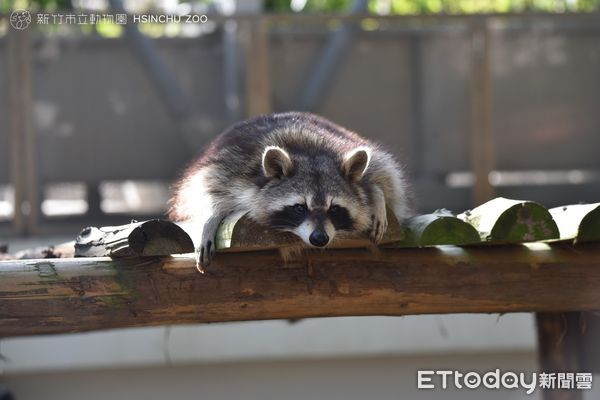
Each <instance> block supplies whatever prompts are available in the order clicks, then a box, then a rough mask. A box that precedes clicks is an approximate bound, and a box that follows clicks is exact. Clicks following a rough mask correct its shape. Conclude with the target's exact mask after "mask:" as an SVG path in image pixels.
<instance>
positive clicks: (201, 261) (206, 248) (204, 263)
mask: <svg viewBox="0 0 600 400" xmlns="http://www.w3.org/2000/svg"><path fill="white" fill-rule="evenodd" d="M214 257H215V247H214V246H213V242H212V240H207V241H206V242H203V243H202V244H201V245H200V246H199V247H196V268H197V269H198V271H200V272H201V273H204V268H206V267H208V266H209V265H210V262H211V261H212V259H213V258H214Z"/></svg>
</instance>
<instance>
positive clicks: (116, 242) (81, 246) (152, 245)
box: [75, 219, 194, 257]
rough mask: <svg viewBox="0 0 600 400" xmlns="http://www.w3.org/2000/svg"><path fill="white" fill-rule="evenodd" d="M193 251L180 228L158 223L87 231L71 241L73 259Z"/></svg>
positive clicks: (151, 222)
mask: <svg viewBox="0 0 600 400" xmlns="http://www.w3.org/2000/svg"><path fill="white" fill-rule="evenodd" d="M193 251H194V244H193V243H192V240H191V239H190V237H189V236H188V234H187V233H186V232H185V231H184V230H183V229H182V228H181V227H179V226H178V225H177V224H174V223H172V222H169V221H164V220H158V219H154V220H149V221H143V222H135V223H131V224H127V225H121V226H105V227H101V228H94V227H88V228H85V229H84V230H82V231H81V233H80V234H79V236H78V237H77V240H76V241H75V257H102V256H109V257H140V256H143V257H149V256H166V255H170V254H182V253H191V252H193Z"/></svg>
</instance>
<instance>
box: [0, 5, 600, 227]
mask: <svg viewBox="0 0 600 400" xmlns="http://www.w3.org/2000/svg"><path fill="white" fill-rule="evenodd" d="M209 19H210V17H209ZM211 23H212V24H213V25H212V26H211V27H210V29H206V30H205V31H204V32H203V33H201V34H198V35H195V36H193V37H186V38H183V37H177V38H160V39H155V40H148V39H145V38H144V37H141V36H140V35H139V34H138V35H137V36H136V33H135V32H132V29H133V30H135V27H134V26H131V27H130V28H129V29H128V30H127V31H126V34H125V35H124V36H122V37H120V38H116V39H104V38H99V37H94V36H86V35H81V34H72V35H50V34H46V33H45V32H43V31H31V32H28V31H15V30H11V29H9V30H8V31H7V35H6V36H4V37H2V38H0V94H1V95H0V232H1V233H5V234H7V233H11V234H33V233H46V232H58V231H60V232H68V233H76V232H77V230H78V229H79V228H80V227H82V226H83V225H87V224H98V225H107V224H111V223H118V222H123V223H126V222H128V219H129V218H132V217H135V218H146V217H150V216H156V215H160V214H161V212H162V208H164V200H165V198H166V196H167V189H166V187H167V185H168V182H170V181H172V180H173V179H175V178H176V176H177V174H178V172H179V171H180V170H181V168H182V167H184V166H185V164H186V163H188V162H189V161H190V160H191V159H192V157H193V156H194V155H195V154H197V153H198V152H199V151H200V150H201V149H202V147H203V146H204V145H205V144H206V143H208V141H209V140H210V139H211V138H213V137H215V136H216V135H217V134H218V133H219V132H220V131H221V130H222V129H223V128H224V127H226V126H227V125H228V124H230V123H232V122H234V121H235V120H237V119H241V118H244V117H245V116H249V115H255V114H257V113H262V112H270V111H284V110H291V109H296V110H298V109H308V110H311V111H315V112H317V113H320V114H322V115H324V116H326V117H329V118H331V119H332V120H334V121H336V122H338V123H340V124H342V125H345V126H347V127H349V128H351V129H353V130H356V131H358V132H359V133H361V134H363V135H364V136H367V137H370V138H372V139H375V140H378V141H380V142H382V143H383V144H385V145H387V146H388V147H389V148H390V150H391V151H392V152H393V153H395V154H396V155H397V156H398V158H399V159H400V160H401V161H403V162H404V164H405V165H406V169H407V171H408V173H409V175H410V176H411V177H412V181H413V186H414V190H415V192H416V198H417V206H418V208H419V211H421V212H427V211H432V210H434V209H436V208H442V207H445V208H449V209H451V210H454V211H462V210H464V209H467V208H469V207H472V206H473V205H474V204H476V203H480V202H482V201H484V200H486V199H488V198H490V197H491V196H494V195H504V196H507V197H513V198H527V199H531V200H536V201H540V202H542V203H544V204H545V205H547V206H554V205H558V204H567V203H576V202H580V201H598V199H599V194H600V178H599V177H600V158H599V157H598V149H599V148H600V112H599V111H600V18H599V17H598V16H597V15H566V16H556V15H534V16H518V15H512V16H502V15H495V16H473V17H421V18H414V17H413V18H410V17H373V16H346V17H343V16H327V17H325V16H319V17H317V16H313V17H303V16H255V17H238V18H235V17H234V18H228V19H218V20H217V19H213V20H212V21H211ZM2 218H3V220H2Z"/></svg>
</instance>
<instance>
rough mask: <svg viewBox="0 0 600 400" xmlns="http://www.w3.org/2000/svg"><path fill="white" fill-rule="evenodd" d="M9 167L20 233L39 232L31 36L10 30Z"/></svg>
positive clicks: (17, 229)
mask: <svg viewBox="0 0 600 400" xmlns="http://www.w3.org/2000/svg"><path fill="white" fill-rule="evenodd" d="M6 36H7V54H8V57H7V73H8V75H7V76H8V79H7V81H8V115H9V128H8V137H9V146H10V151H9V158H10V160H9V168H10V175H11V183H12V185H13V187H14V190H15V212H14V221H13V224H14V228H15V232H16V233H20V234H31V233H35V231H36V229H37V223H38V220H39V213H40V199H39V193H38V176H37V167H36V164H37V162H36V154H35V153H36V141H35V132H34V131H33V127H32V122H31V121H32V118H31V116H32V91H33V83H32V81H33V74H32V67H31V64H32V60H31V33H30V31H29V30H28V29H24V30H16V29H8V31H7V35H6Z"/></svg>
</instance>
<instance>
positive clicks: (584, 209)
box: [550, 203, 600, 242]
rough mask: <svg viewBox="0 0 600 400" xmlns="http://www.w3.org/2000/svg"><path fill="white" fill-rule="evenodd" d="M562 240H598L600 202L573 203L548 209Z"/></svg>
mask: <svg viewBox="0 0 600 400" xmlns="http://www.w3.org/2000/svg"><path fill="white" fill-rule="evenodd" d="M550 214H552V218H554V221H556V224H557V225H558V229H559V231H560V238H561V239H563V240H570V239H576V240H577V242H594V241H600V203H594V204H573V205H570V206H562V207H556V208H552V209H550Z"/></svg>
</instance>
